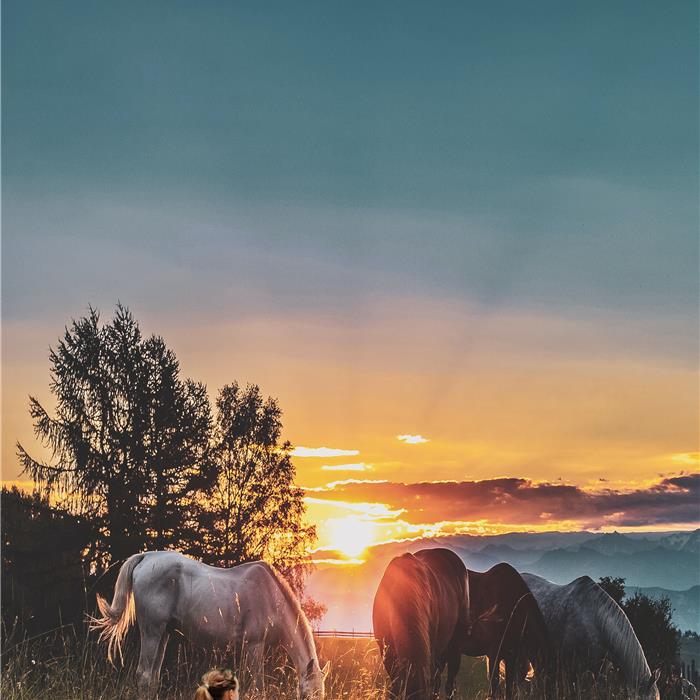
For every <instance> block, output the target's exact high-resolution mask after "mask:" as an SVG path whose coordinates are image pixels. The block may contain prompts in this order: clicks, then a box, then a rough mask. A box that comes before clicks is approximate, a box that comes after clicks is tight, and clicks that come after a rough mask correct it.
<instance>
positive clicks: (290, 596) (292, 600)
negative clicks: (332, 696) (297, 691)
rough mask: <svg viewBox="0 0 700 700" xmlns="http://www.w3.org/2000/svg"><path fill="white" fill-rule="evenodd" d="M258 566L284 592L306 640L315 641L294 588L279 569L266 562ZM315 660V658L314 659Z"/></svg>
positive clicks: (259, 562)
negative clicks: (261, 567) (267, 572)
mask: <svg viewBox="0 0 700 700" xmlns="http://www.w3.org/2000/svg"><path fill="white" fill-rule="evenodd" d="M255 563H256V564H261V565H262V566H264V567H265V568H266V569H267V570H268V571H269V573H270V575H271V576H272V578H273V579H274V580H275V582H276V583H277V586H278V587H279V589H280V591H281V592H282V595H283V596H284V598H285V599H286V601H287V603H289V605H290V607H291V608H292V610H293V611H294V613H295V615H296V620H297V621H296V624H297V627H298V626H299V625H301V626H302V628H303V629H302V633H303V635H304V639H305V640H307V641H308V640H309V639H313V630H312V629H311V625H310V624H309V620H308V618H307V617H306V615H305V614H304V611H303V610H302V607H301V603H300V602H299V598H298V597H297V596H296V595H295V594H294V591H293V590H292V587H291V586H290V585H289V583H288V582H287V581H286V579H285V578H284V577H283V576H282V574H280V572H279V571H277V569H275V567H274V566H272V564H269V563H268V562H266V561H257V562H255ZM313 658H315V656H314V657H313Z"/></svg>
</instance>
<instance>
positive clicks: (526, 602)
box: [462, 563, 549, 668]
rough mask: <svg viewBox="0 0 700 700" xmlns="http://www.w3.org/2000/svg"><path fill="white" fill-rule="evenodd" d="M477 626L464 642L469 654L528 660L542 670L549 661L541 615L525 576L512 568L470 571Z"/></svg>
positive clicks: (470, 589)
mask: <svg viewBox="0 0 700 700" xmlns="http://www.w3.org/2000/svg"><path fill="white" fill-rule="evenodd" d="M469 592H470V596H471V611H472V619H473V620H474V626H473V629H472V630H471V635H470V636H469V637H467V638H465V640H464V641H463V644H462V647H463V651H464V653H466V654H469V655H473V656H480V655H489V656H491V655H494V656H495V655H500V656H501V657H502V658H505V657H511V658H517V659H520V660H528V661H531V662H532V663H533V665H534V666H536V667H537V666H539V667H540V668H543V667H544V665H545V663H546V661H547V659H548V657H549V642H548V636H547V628H546V626H545V622H544V618H543V617H542V612H541V611H540V609H539V607H538V605H537V602H536V601H535V598H534V596H533V595H532V593H531V592H530V589H529V588H528V586H527V584H526V583H525V581H524V580H523V578H522V576H521V575H520V574H519V573H518V572H517V571H516V570H515V569H514V568H513V567H512V566H511V565H510V564H505V563H502V564H497V565H496V566H494V567H492V568H491V569H489V570H488V571H486V572H485V573H478V572H474V571H469Z"/></svg>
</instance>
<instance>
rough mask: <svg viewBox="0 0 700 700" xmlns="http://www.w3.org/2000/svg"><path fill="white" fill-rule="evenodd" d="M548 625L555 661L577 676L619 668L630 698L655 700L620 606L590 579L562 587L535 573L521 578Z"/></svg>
mask: <svg viewBox="0 0 700 700" xmlns="http://www.w3.org/2000/svg"><path fill="white" fill-rule="evenodd" d="M522 577H523V579H524V580H525V583H526V584H527V585H528V587H529V588H530V590H531V591H532V594H533V595H534V597H535V600H536V601H537V604H538V605H539V607H540V610H541V611H542V615H543V617H544V620H545V624H546V625H547V631H548V633H549V638H550V642H551V644H552V647H553V648H554V649H557V650H558V654H559V660H560V661H561V662H562V663H564V664H565V666H566V667H567V668H568V669H570V670H572V671H574V672H576V673H580V672H585V671H588V672H591V673H593V674H594V675H595V674H597V673H598V671H599V670H600V669H601V667H602V666H603V665H604V663H605V661H606V660H607V661H610V662H611V663H612V664H613V665H614V666H615V667H616V668H618V669H619V670H620V671H621V672H622V674H623V676H624V678H625V684H626V686H627V689H628V691H629V692H630V693H631V694H632V696H633V697H635V698H642V699H643V700H658V698H659V690H658V688H657V685H656V682H657V680H658V678H659V672H658V671H657V672H656V673H652V672H651V671H650V670H649V665H648V664H647V660H646V658H645V656H644V652H643V651H642V647H641V645H640V643H639V640H638V639H637V635H636V634H635V633H634V630H633V629H632V625H631V624H630V621H629V620H628V619H627V615H625V613H624V612H623V611H622V609H621V608H620V606H619V605H618V604H617V603H616V602H615V601H614V600H613V599H612V598H611V597H610V596H609V595H608V594H607V593H606V592H605V591H604V590H603V589H602V588H601V587H600V586H599V585H598V584H597V583H596V582H595V581H593V580H592V579H591V578H590V577H588V576H581V578H577V579H576V580H574V581H572V582H571V583H569V584H567V585H565V586H559V585H557V584H556V583H552V582H551V581H547V579H544V578H542V577H541V576H535V574H522Z"/></svg>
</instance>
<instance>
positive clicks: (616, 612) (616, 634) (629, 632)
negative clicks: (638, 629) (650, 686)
mask: <svg viewBox="0 0 700 700" xmlns="http://www.w3.org/2000/svg"><path fill="white" fill-rule="evenodd" d="M585 579H587V581H586V582H585V583H586V584H587V585H586V595H587V598H586V602H593V607H594V609H595V613H596V623H597V626H598V629H599V631H600V632H601V634H602V635H603V637H604V639H605V640H606V642H607V647H608V649H610V652H611V653H612V654H613V656H614V659H613V661H614V662H615V663H617V664H618V666H619V667H620V670H621V671H622V672H623V673H624V674H625V677H626V678H627V680H628V681H632V682H634V683H636V684H638V685H641V684H643V683H645V682H648V681H649V680H650V678H651V670H650V668H649V664H648V663H647V660H646V657H645V656H644V651H643V650H642V645H641V644H640V643H639V639H638V638H637V635H636V634H635V632H634V629H633V628H632V624H631V623H630V621H629V619H628V618H627V615H625V613H624V612H623V610H622V608H620V606H619V605H618V604H617V603H616V602H615V601H614V600H613V599H612V598H611V597H610V596H609V595H608V594H607V593H606V592H605V591H604V590H603V589H602V588H601V587H600V586H599V585H598V584H597V583H595V581H593V580H592V579H590V578H588V577H585ZM579 580H580V579H579ZM574 583H577V582H574ZM592 596H595V601H591V597H592Z"/></svg>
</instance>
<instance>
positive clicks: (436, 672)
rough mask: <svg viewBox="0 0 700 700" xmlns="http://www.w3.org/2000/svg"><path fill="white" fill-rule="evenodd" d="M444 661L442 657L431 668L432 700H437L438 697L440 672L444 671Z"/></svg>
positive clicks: (440, 679)
mask: <svg viewBox="0 0 700 700" xmlns="http://www.w3.org/2000/svg"><path fill="white" fill-rule="evenodd" d="M445 663H446V660H445V658H444V657H443V658H442V659H440V660H439V661H438V662H437V664H436V665H435V667H434V668H433V699H434V700H438V698H439V697H440V682H441V681H442V672H443V671H444V670H445Z"/></svg>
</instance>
